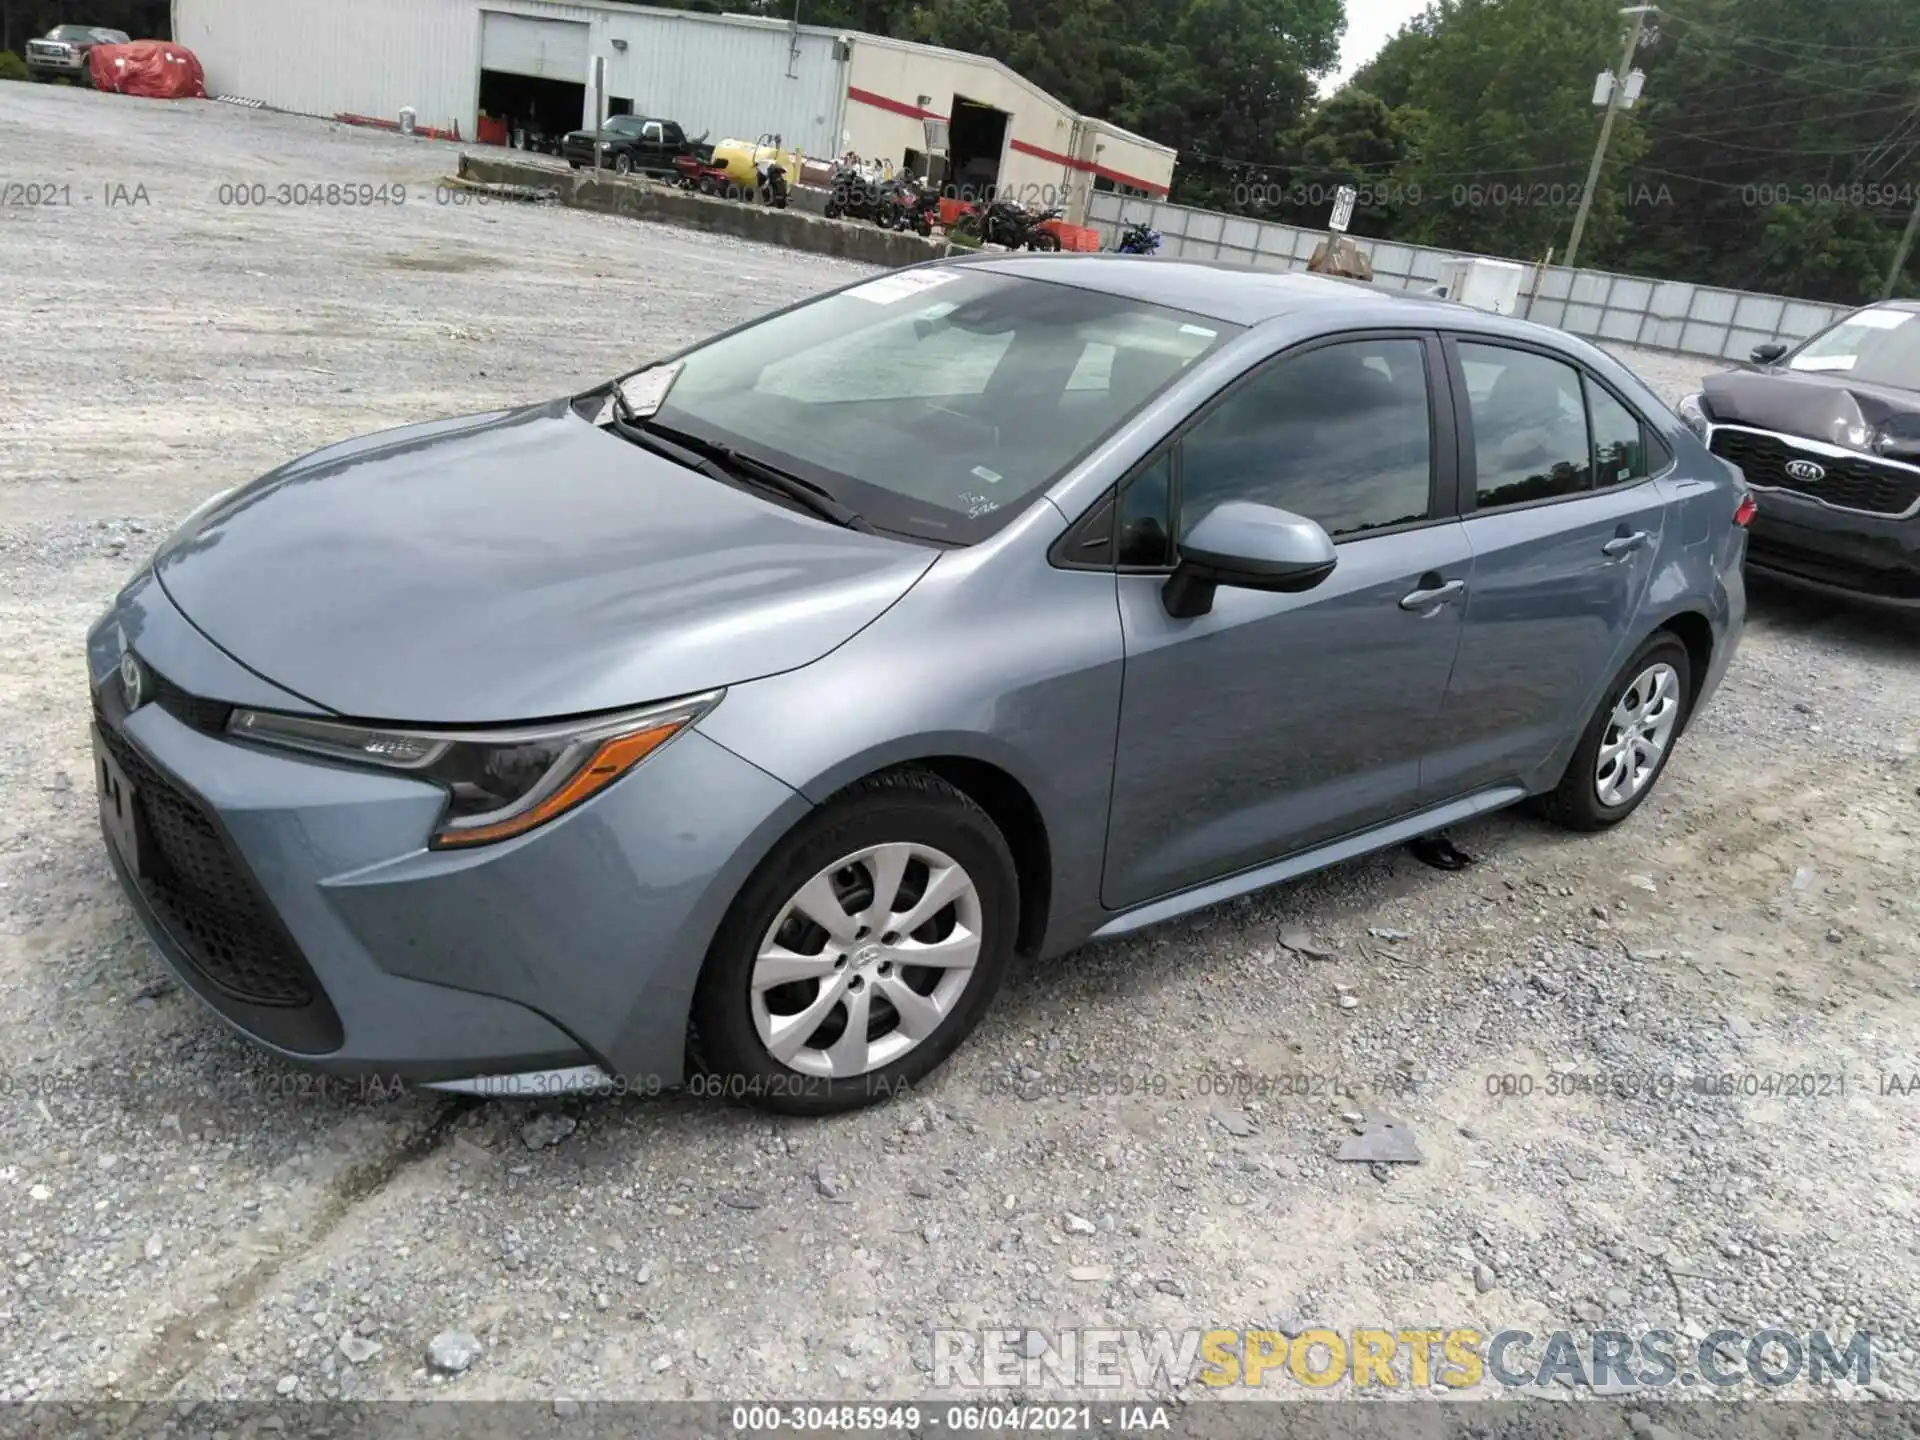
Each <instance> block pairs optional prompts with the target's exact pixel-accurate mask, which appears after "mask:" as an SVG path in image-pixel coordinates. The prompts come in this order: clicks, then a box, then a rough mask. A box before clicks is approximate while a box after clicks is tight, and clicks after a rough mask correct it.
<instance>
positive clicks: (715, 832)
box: [88, 584, 808, 1089]
mask: <svg viewBox="0 0 1920 1440" xmlns="http://www.w3.org/2000/svg"><path fill="white" fill-rule="evenodd" d="M189 633H191V634H192V635H194V636H197V633H198V632H192V631H191V627H189V626H187V624H186V622H185V620H184V618H183V617H181V616H180V615H179V612H178V611H177V610H174V609H173V608H172V606H171V604H170V602H168V601H167V600H166V598H165V596H164V595H163V594H162V593H160V591H159V587H158V586H155V585H150V584H149V585H145V586H139V585H137V586H135V587H133V588H132V589H131V590H130V591H129V592H128V595H127V596H123V597H122V600H121V602H119V604H118V605H117V606H116V608H115V610H114V611H112V612H110V613H109V614H108V616H106V617H105V618H103V619H102V621H101V622H100V624H99V625H97V626H96V627H95V629H94V631H93V633H92V635H91V636H90V640H89V647H88V648H89V671H90V677H91V681H92V684H93V686H94V694H95V700H96V706H97V709H96V717H97V718H96V724H97V726H98V727H99V731H100V733H101V736H102V739H101V741H100V744H101V745H102V747H103V748H104V749H106V750H107V751H108V752H109V754H111V755H113V756H114V757H115V758H116V760H117V761H118V763H119V768H120V770H121V771H122V772H123V773H124V774H125V775H126V777H127V778H128V779H129V780H130V781H131V783H132V785H133V787H134V789H135V791H136V792H137V793H138V794H139V798H138V800H137V801H136V809H137V810H138V811H139V812H140V813H141V815H142V817H143V820H142V824H143V825H144V830H143V831H142V832H141V836H140V841H139V844H138V845H137V846H135V847H134V853H136V854H137V855H138V856H139V857H140V861H139V864H140V868H141V870H142V872H143V874H142V875H139V876H136V875H135V874H134V873H133V872H132V870H131V868H130V866H129V864H128V863H127V862H126V860H125V859H124V858H123V856H122V853H121V851H120V850H119V849H118V848H117V847H116V845H115V843H114V842H113V840H112V838H111V833H112V829H113V827H112V826H110V825H108V824H107V823H106V813H105V809H104V807H103V831H104V832H107V833H108V836H109V838H108V843H107V849H108V853H109V856H110V857H111V860H112V864H113V867H114V870H115V873H116V875H117V876H118V877H119V879H120V881H121V885H122V888H123V889H124V890H125V891H126V893H127V896H128V898H129V900H130V901H131V902H132V904H133V907H134V909H135V912H136V913H137V914H138V915H139V917H140V919H141V921H142V923H143V924H144V925H145V927H146V929H147V931H148V933H149V935H150V936H151V937H152V939H153V941H154V944H155V945H156V947H157V948H158V949H159V951H160V954H161V956H162V958H163V959H164V960H165V961H166V963H167V964H168V966H169V968H171V969H172V970H173V971H174V972H175V974H176V975H178V977H179V978H180V980H181V982H182V983H183V984H184V985H185V986H186V987H187V988H188V989H190V990H191V991H193V993H194V994H196V995H197V996H199V997H200V998H201V999H202V1000H203V1001H205V1002H206V1003H207V1004H208V1005H209V1006H210V1007H211V1008H212V1009H213V1010H214V1011H215V1012H216V1013H217V1014H218V1015H220V1017H221V1018H222V1019H224V1020H225V1021H226V1022H227V1023H228V1024H229V1025H231V1026H233V1027H234V1028H235V1029H237V1030H239V1031H240V1032H242V1033H243V1034H245V1035H247V1036H248V1037H249V1038H250V1039H252V1040H254V1041H255V1042H257V1043H258V1044H260V1045H262V1046H264V1047H265V1048H267V1049H268V1050H270V1051H272V1052H273V1053H275V1054H277V1055H279V1056H281V1057H282V1058H283V1059H286V1060H289V1061H292V1062H294V1063H297V1064H301V1065H304V1066H308V1067H311V1068H318V1069H324V1070H329V1071H333V1072H336V1073H340V1074H346V1075H361V1076H364V1075H379V1076H382V1077H387V1078H396V1079H400V1080H405V1081H409V1082H413V1083H416V1084H435V1083H446V1082H452V1083H455V1084H462V1083H465V1082H470V1081H472V1080H474V1079H475V1078H476V1077H498V1076H511V1075H520V1074H525V1073H527V1072H543V1073H545V1074H549V1075H553V1074H575V1075H578V1074H579V1073H582V1072H581V1070H580V1067H597V1068H598V1070H600V1071H603V1072H606V1074H607V1075H608V1076H610V1077H612V1078H613V1081H614V1082H615V1083H617V1084H619V1085H621V1086H626V1087H631V1088H635V1089H649V1088H653V1087H656V1086H659V1087H664V1086H670V1085H674V1084H678V1083H679V1082H680V1080H681V1079H682V1078H683V1075H682V1069H683V1064H684V1045H685V1038H686V1026H687V1016H688V1011H689V1008H690V1005H691V1001H692V993H693V988H694V984H695V981H696V979H697V977H698V975H699V971H700V967H701V964H702V962H703V961H704V959H705V956H706V950H707V946H708V944H709V943H710V940H711V937H712V935H713V932H714V930H715V929H716V928H717V927H718V925H719V922H720V920H721V918H722V917H723V916H724V914H725V912H726V908H727V906H728V905H729V904H731V901H732V898H733V896H734V895H735V894H736V893H737V892H738V889H739V886H740V884H741V883H742V882H743V881H744V879H745V878H746V875H747V874H748V873H750V872H751V869H752V867H753V865H754V864H756V863H757V862H758V859H759V857H760V856H761V855H762V854H764V853H765V850H766V848H768V847H769V846H770V845H771V844H772V842H773V840H774V839H775V838H777V837H778V835H780V834H783V833H784V832H785V831H786V830H787V829H788V828H790V826H791V825H792V824H793V823H794V821H795V820H797V819H798V818H799V816H800V815H801V814H804V813H805V811H806V810H807V808H808V805H807V802H806V801H805V800H804V799H802V798H801V797H800V796H799V795H798V794H796V793H795V792H794V791H793V790H791V789H790V788H789V787H787V786H785V785H783V784H781V783H780V782H778V781H776V780H774V779H773V778H772V777H770V776H768V775H766V774H765V773H764V772H762V771H760V770H758V769H756V768H755V767H753V766H751V765H749V764H747V763H746V762H745V761H743V760H741V759H739V758H738V757H737V756H735V755H734V754H733V753H732V752H731V751H729V750H726V749H724V748H723V747H722V746H720V745H718V744H716V743H715V742H713V741H712V740H709V739H708V738H707V737H706V736H704V735H702V734H700V733H699V732H698V731H697V730H694V731H690V732H688V733H685V734H682V735H680V736H679V737H677V738H676V739H675V740H673V741H672V742H671V743H670V744H668V745H667V746H665V747H663V748H662V749H661V750H660V751H659V753H657V754H656V755H654V756H652V757H650V758H649V759H648V760H647V761H646V762H644V763H643V764H642V765H641V766H640V767H639V768H638V769H637V770H635V771H634V773H633V774H631V775H629V776H627V777H626V778H625V779H623V780H621V781H620V782H619V783H618V784H616V785H614V786H612V787H610V788H609V789H607V790H606V791H605V792H603V793H602V794H600V795H598V796H596V797H595V798H594V799H593V800H591V801H589V802H588V803H587V804H585V805H583V806H581V807H580V808H579V809H578V810H575V811H573V812H570V813H569V814H567V815H566V816H564V817H562V818H561V819H559V820H556V821H553V822H551V823H549V824H548V825H546V826H543V827H541V828H540V829H539V830H536V831H534V832H532V833H530V834H528V835H526V836H523V837H521V838H520V839H518V840H515V841H509V842H506V843H503V844H499V845H494V846H488V847H485V848H483V849H477V850H473V851H465V852H460V851H430V850H428V849H426V848H425V843H426V839H427V836H428V833H429V831H430V829H431V827H432V825H433V823H434V822H435V820H436V819H437V817H438V814H439V810H440V806H441V802H442V796H441V794H440V792H439V790H438V788H437V787H435V786H432V785H428V784H424V783H422V782H420V781H417V780H411V779H407V778H405V777H401V776H397V775H394V774H391V773H388V772H382V771H378V770H366V769H360V768H357V767H350V766H346V765H338V764H332V763H328V762H325V761H320V760H315V759H312V758H307V757H301V756H299V755H296V754H294V753H292V752H286V753H282V752H278V751H274V750H271V749H266V748H263V747H260V746H256V745H248V744H241V743H236V742H234V741H232V740H229V739H226V738H223V736H222V735H221V734H220V733H218V731H219V720H218V715H217V711H218V709H219V704H218V703H217V702H225V703H227V704H233V703H256V704H257V703H260V702H259V699H258V698H257V697H256V698H249V697H250V696H255V692H257V688H258V686H259V684H260V683H261V682H259V681H258V680H257V679H256V678H254V677H252V676H250V675H249V674H248V672H245V671H243V670H241V669H240V667H238V665H237V664H235V663H234V662H232V661H231V660H228V659H226V658H225V657H224V655H223V654H222V653H221V652H219V651H217V650H214V648H213V647H212V646H211V644H210V643H209V642H206V641H204V640H200V641H199V642H198V653H197V654H194V653H193V652H194V651H195V648H196V647H194V645H193V644H192V642H191V641H190V640H188V639H187V638H186V636H187V635H188V634H189ZM122 635H131V636H135V637H136V640H135V643H134V648H135V651H136V653H137V654H139V655H140V656H141V657H142V658H143V659H144V660H146V661H147V662H148V663H149V665H150V668H151V669H152V670H153V671H155V672H157V673H158V674H159V675H160V676H163V677H166V678H167V679H171V678H172V677H171V676H170V675H168V672H167V671H166V670H164V669H162V668H161V666H162V664H163V663H167V662H170V663H172V664H173V665H174V666H175V667H176V668H186V669H191V670H192V671H194V673H195V675H196V681H197V696H198V702H196V703H201V702H204V703H202V708H200V709H197V710H196V709H195V708H194V706H183V705H179V704H173V703H169V702H160V703H146V704H142V705H140V706H139V707H138V708H136V709H134V710H133V711H132V712H131V713H128V712H127V711H126V709H125V707H124V704H121V703H119V702H118V698H117V697H118V693H119V689H118V687H119V680H118V669H117V667H118V664H119V657H120V653H121V649H122V645H123V643H124V642H123V641H122V640H121V636H122ZM207 652H211V654H208V653H207ZM163 657H164V659H163ZM222 662H223V663H224V665H225V666H226V667H228V669H229V671H230V672H231V674H230V683H227V684H223V683H221V682H220V681H219V679H218V678H217V677H216V676H214V674H213V672H214V671H215V669H216V668H217V666H218V665H219V664H220V663H222ZM169 693H171V692H169ZM722 703H724V702H722ZM208 710H212V711H214V712H216V713H214V714H212V715H209V714H208V713H207V711H208Z"/></svg>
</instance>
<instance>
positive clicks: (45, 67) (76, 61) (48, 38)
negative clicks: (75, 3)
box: [26, 25, 128, 85]
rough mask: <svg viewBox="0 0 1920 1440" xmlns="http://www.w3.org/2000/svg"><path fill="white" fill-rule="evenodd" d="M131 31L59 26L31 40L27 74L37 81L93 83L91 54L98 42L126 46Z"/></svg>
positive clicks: (90, 26) (28, 49) (96, 26)
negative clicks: (89, 63)
mask: <svg viewBox="0 0 1920 1440" xmlns="http://www.w3.org/2000/svg"><path fill="white" fill-rule="evenodd" d="M127 43H128V39H127V32H126V31H124V30H109V29H107V28H106V27H104V26H101V25H56V26H54V27H53V29H51V30H49V31H48V32H47V33H46V34H45V35H43V36H41V37H40V38H39V39H38V40H29V41H27V54H26V61H27V74H28V75H29V76H31V77H32V78H33V79H35V80H71V81H73V82H74V83H75V84H77V85H91V84H92V83H93V72H92V71H91V70H90V69H89V68H88V66H87V54H88V52H89V51H91V50H92V49H93V47H94V46H96V45H125V44H127Z"/></svg>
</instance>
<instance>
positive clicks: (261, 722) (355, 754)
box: [227, 690, 726, 849]
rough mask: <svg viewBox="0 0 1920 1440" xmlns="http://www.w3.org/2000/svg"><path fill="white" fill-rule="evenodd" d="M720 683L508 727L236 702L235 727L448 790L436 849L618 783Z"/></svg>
mask: <svg viewBox="0 0 1920 1440" xmlns="http://www.w3.org/2000/svg"><path fill="white" fill-rule="evenodd" d="M725 693H726V692H725V691H723V690H714V691H709V692H708V693H707V694H704V695H695V696H692V697H691V698H689V699H686V700H676V701H673V702H672V703H670V704H666V705H656V706H653V707H651V708H649V709H645V710H630V711H626V712H624V713H622V714H620V715H609V716H601V717H599V718H598V719H595V720H590V721H582V722H579V723H577V724H565V725H547V726H527V727H524V728H515V729H511V730H493V731H485V732H482V731H475V730H387V729H376V728H373V727H370V726H364V725H353V724H350V723H344V722H341V721H336V720H313V719H309V718H307V717H306V716H304V715H279V714H275V713H273V712H271V711H266V710H235V711H234V712H233V715H232V716H231V718H229V720H228V721H227V729H228V731H229V732H230V733H231V734H233V735H236V736H240V737H242V738H245V739H249V740H258V741H261V742H262V743H264V744H268V745H278V746H282V747H284V748H286V749H289V750H304V751H306V752H308V753H309V754H313V755H323V756H327V757H330V758H332V759H335V760H348V761H354V762H357V763H360V764H364V765H378V766H380V767H382V768H383V769H388V770H401V771H405V772H406V773H408V774H410V775H417V776H418V777H419V778H421V779H422V780H431V781H433V782H434V783H435V784H437V785H440V786H442V787H444V788H445V790H446V791H447V805H446V808H445V809H444V810H443V811H442V812H441V815H440V821H439V823H438V824H437V825H436V826H435V827H434V831H433V837H432V840H431V841H430V844H431V845H432V846H433V848H435V849H443V848H447V847H450V846H458V845H485V844H489V843H491V842H492V841H495V840H507V839H511V838H512V837H513V836H515V835H524V834H525V833H526V832H527V831H529V830H532V829H535V828H536V827H538V826H541V825H544V824H546V823H547V821H549V820H552V819H555V818H556V817H558V816H561V815H564V814H565V813H566V812H567V811H569V810H571V809H573V808H574V807H575V806H576V805H579V804H582V803H583V802H584V801H586V800H588V799H589V798H591V797H592V796H594V795H597V794H599V793H600V792H601V791H602V790H604V789H606V788H607V786H609V785H611V784H613V782H614V781H616V780H618V779H619V778H620V777H621V776H622V775H624V774H626V773H627V772H628V771H629V770H631V769H633V767H634V766H636V765H638V764H639V763H640V762H641V761H642V760H644V759H646V758H647V757H648V756H649V755H651V754H653V752H654V751H656V750H658V749H659V748H660V747H661V746H662V745H665V744H666V743H667V742H668V741H669V740H671V739H673V737H674V736H676V735H678V734H679V733H680V732H681V731H682V730H684V729H686V728H687V727H688V726H689V725H691V724H693V723H694V721H696V720H698V719H699V718H700V717H701V716H702V715H704V714H706V713H707V712H708V711H709V710H711V709H712V708H713V707H714V706H715V705H717V704H718V703H719V702H720V697H721V696H722V695H723V694H725Z"/></svg>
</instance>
